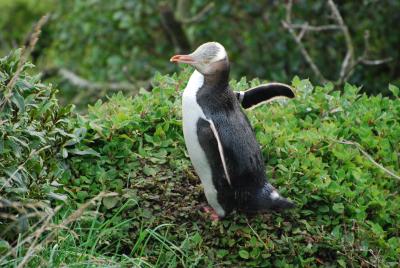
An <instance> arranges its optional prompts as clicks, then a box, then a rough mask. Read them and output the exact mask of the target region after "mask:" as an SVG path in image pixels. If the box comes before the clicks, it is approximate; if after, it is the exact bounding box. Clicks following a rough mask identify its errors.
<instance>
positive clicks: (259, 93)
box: [235, 83, 295, 109]
mask: <svg viewBox="0 0 400 268" xmlns="http://www.w3.org/2000/svg"><path fill="white" fill-rule="evenodd" d="M235 94H236V98H237V99H238V100H239V102H240V104H241V105H242V107H243V108H244V109H248V108H251V107H255V106H257V105H259V104H262V103H264V102H268V101H270V100H272V99H274V98H278V97H286V98H294V97H295V94H294V92H293V89H292V87H290V86H289V85H286V84H281V83H269V84H264V85H260V86H257V87H253V88H250V89H248V90H246V91H240V92H235Z"/></svg>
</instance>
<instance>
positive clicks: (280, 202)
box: [272, 197, 296, 210]
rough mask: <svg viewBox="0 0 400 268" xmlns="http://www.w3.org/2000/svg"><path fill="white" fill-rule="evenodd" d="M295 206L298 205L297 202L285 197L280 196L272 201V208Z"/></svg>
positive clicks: (279, 208)
mask: <svg viewBox="0 0 400 268" xmlns="http://www.w3.org/2000/svg"><path fill="white" fill-rule="evenodd" d="M295 207H296V204H295V203H293V202H292V201H290V200H288V199H286V198H284V197H278V198H277V199H275V200H273V201H272V208H273V209H276V210H284V209H291V208H295Z"/></svg>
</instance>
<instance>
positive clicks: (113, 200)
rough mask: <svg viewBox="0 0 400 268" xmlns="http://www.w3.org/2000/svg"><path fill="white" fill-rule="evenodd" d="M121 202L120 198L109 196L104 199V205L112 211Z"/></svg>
mask: <svg viewBox="0 0 400 268" xmlns="http://www.w3.org/2000/svg"><path fill="white" fill-rule="evenodd" d="M119 200H120V198H119V197H118V196H107V197H104V198H103V205H104V206H105V207H106V208H107V209H112V208H114V207H115V206H116V205H117V204H118V202H119Z"/></svg>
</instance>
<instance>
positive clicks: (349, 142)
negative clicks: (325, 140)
mask: <svg viewBox="0 0 400 268" xmlns="http://www.w3.org/2000/svg"><path fill="white" fill-rule="evenodd" d="M333 141H335V142H337V143H341V144H347V145H353V146H355V147H356V148H357V149H358V150H359V151H360V152H361V153H362V154H363V155H364V156H365V157H366V158H367V159H368V160H369V161H371V162H372V163H373V164H374V165H375V166H377V167H378V168H380V169H382V170H383V171H384V172H385V173H386V174H388V175H390V176H392V177H394V178H396V179H398V180H400V176H399V175H397V174H396V173H394V172H393V171H391V170H389V169H387V168H385V167H384V166H382V165H381V164H379V163H378V162H376V161H375V160H374V159H373V158H372V156H371V155H369V154H368V153H367V152H366V151H364V149H363V148H362V146H361V145H360V144H359V143H357V142H354V141H348V140H341V141H338V140H333Z"/></svg>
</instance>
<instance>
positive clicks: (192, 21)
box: [178, 0, 215, 24]
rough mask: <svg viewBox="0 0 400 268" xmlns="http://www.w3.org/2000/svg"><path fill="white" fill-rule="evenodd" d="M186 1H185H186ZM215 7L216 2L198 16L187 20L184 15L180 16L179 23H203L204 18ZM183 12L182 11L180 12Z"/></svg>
mask: <svg viewBox="0 0 400 268" xmlns="http://www.w3.org/2000/svg"><path fill="white" fill-rule="evenodd" d="M184 1H185V0H184ZM214 6H215V4H214V2H211V3H208V4H207V5H206V6H205V7H203V9H202V10H200V11H199V13H197V14H196V15H194V16H192V17H191V18H187V17H186V16H184V13H180V14H179V16H178V17H179V21H180V22H182V23H184V24H189V23H195V22H199V21H201V20H202V19H203V18H204V16H205V15H206V14H207V13H208V12H209V11H210V10H211V9H213V8H214ZM180 11H182V10H180Z"/></svg>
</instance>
